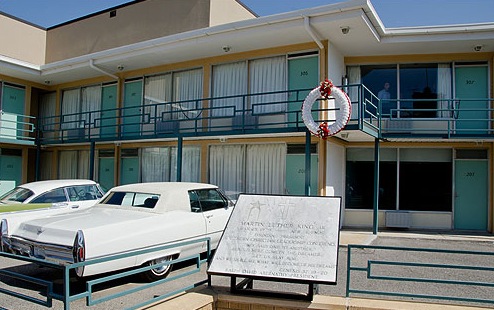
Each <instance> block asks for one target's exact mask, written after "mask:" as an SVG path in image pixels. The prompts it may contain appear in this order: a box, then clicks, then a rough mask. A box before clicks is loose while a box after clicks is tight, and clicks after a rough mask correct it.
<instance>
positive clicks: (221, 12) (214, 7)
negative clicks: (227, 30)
mask: <svg viewBox="0 0 494 310" xmlns="http://www.w3.org/2000/svg"><path fill="white" fill-rule="evenodd" d="M255 17H256V16H255V15H254V14H252V12H250V11H249V10H247V9H246V8H245V7H244V6H242V5H241V4H240V3H238V2H237V1H235V0H211V10H210V26H216V25H221V24H227V23H231V22H235V21H239V20H245V19H249V18H255Z"/></svg>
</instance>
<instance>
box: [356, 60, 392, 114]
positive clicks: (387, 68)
mask: <svg viewBox="0 0 494 310" xmlns="http://www.w3.org/2000/svg"><path fill="white" fill-rule="evenodd" d="M360 69H361V76H362V83H363V84H364V85H365V86H366V87H367V88H368V89H369V90H370V91H371V92H372V93H373V94H375V95H376V96H378V98H379V99H380V100H381V113H383V116H384V117H389V115H390V113H391V112H392V109H395V108H396V99H397V91H396V90H397V85H396V82H397V80H398V79H397V69H396V65H372V66H361V68H360ZM372 101H373V100H372ZM368 108H369V107H368Z"/></svg>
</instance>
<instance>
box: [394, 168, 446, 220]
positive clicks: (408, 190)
mask: <svg viewBox="0 0 494 310" xmlns="http://www.w3.org/2000/svg"><path fill="white" fill-rule="evenodd" d="M451 196H452V163H451V162H442V163H441V162H400V210H414V211H448V212H451V210H452V198H451Z"/></svg>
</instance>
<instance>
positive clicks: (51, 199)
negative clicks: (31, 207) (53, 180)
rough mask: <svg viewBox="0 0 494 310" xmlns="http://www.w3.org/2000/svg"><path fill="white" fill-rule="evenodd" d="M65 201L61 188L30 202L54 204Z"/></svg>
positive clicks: (65, 197)
mask: <svg viewBox="0 0 494 310" xmlns="http://www.w3.org/2000/svg"><path fill="white" fill-rule="evenodd" d="M64 201H67V196H65V191H64V189H63V188H58V189H55V190H52V191H50V192H48V193H45V194H43V195H40V196H38V197H37V198H35V199H33V200H31V203H55V202H64Z"/></svg>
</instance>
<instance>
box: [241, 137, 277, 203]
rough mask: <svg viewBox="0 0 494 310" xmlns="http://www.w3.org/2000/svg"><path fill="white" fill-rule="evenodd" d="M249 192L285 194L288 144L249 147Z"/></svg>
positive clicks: (247, 180)
mask: <svg viewBox="0 0 494 310" xmlns="http://www.w3.org/2000/svg"><path fill="white" fill-rule="evenodd" d="M246 164H247V170H246V171H247V175H246V184H247V188H246V190H247V192H249V193H256V194H283V193H284V192H285V184H286V181H285V166H286V144H258V145H248V146H247V161H246Z"/></svg>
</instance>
